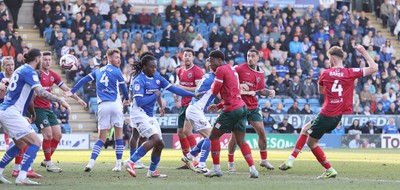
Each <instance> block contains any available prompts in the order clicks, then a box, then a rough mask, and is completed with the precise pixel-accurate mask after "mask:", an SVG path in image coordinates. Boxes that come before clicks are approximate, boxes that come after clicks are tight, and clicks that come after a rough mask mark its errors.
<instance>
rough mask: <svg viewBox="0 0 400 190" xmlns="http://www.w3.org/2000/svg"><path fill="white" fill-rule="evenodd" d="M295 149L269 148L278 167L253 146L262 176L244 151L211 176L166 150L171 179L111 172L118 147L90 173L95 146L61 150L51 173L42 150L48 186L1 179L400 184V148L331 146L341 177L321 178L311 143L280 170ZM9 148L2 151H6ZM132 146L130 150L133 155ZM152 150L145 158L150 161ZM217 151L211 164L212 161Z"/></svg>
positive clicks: (57, 184) (167, 184)
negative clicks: (265, 165) (253, 171)
mask: <svg viewBox="0 0 400 190" xmlns="http://www.w3.org/2000/svg"><path fill="white" fill-rule="evenodd" d="M290 152H291V150H289V149H285V150H269V151H268V160H269V161H270V162H271V163H272V164H273V165H274V166H275V168H276V169H275V170H274V171H268V170H266V169H262V168H260V167H259V165H258V163H259V160H260V157H259V153H258V151H254V150H253V156H254V160H255V163H256V167H257V169H258V170H259V172H260V177H259V178H258V179H250V178H248V175H249V171H248V167H247V164H246V162H245V161H244V159H243V157H242V155H241V153H240V151H237V152H236V156H235V159H236V160H235V161H236V169H237V171H238V172H237V173H234V174H230V173H228V172H224V176H222V177H220V178H215V177H214V178H211V179H210V178H205V177H203V176H202V175H201V174H196V173H194V172H192V171H190V170H176V169H175V168H176V167H178V166H180V165H181V164H182V162H181V161H180V158H181V151H178V150H164V152H163V156H162V158H161V163H160V167H159V169H158V170H159V171H160V172H161V173H165V174H167V175H168V178H167V179H148V178H146V172H147V170H146V169H144V170H136V173H137V177H136V178H132V177H131V176H130V175H129V174H128V173H127V172H126V171H122V172H119V173H114V172H111V169H112V168H113V167H114V165H115V153H114V150H103V151H102V152H101V154H100V156H99V158H98V159H97V162H96V164H95V166H94V168H93V170H92V172H90V173H84V172H83V169H84V167H85V166H86V164H87V161H88V159H89V158H90V153H91V152H90V151H56V153H55V155H54V156H53V162H58V163H57V166H59V167H61V168H63V172H62V173H49V172H46V171H45V168H43V167H40V161H41V160H42V159H43V153H42V152H39V154H38V157H37V159H36V162H35V164H34V165H33V169H34V170H35V171H36V172H38V173H40V174H42V175H44V176H45V178H43V179H39V180H37V181H40V182H41V183H42V186H39V187H25V186H15V185H4V184H0V189H1V190H14V189H38V190H42V189H43V190H47V189H49V190H64V189H83V190H100V189H109V190H116V189H117V188H118V190H123V189H135V190H137V189H154V190H164V189H179V190H181V189H182V190H196V189H200V190H206V189H218V190H224V189H229V190H233V189H246V190H247V189H257V190H260V189H271V188H273V189H296V190H298V189H307V190H310V189H363V190H368V189H378V188H379V189H385V190H387V189H400V188H399V187H400V156H399V155H400V149H357V150H355V149H326V150H325V153H326V155H327V157H328V159H329V161H330V162H331V164H332V166H333V167H334V168H335V169H336V170H337V171H338V177H337V178H336V179H328V180H318V179H316V177H317V176H318V175H320V174H321V173H322V171H323V167H322V166H321V165H320V164H319V163H318V162H317V161H316V160H315V158H314V156H313V155H312V153H311V152H310V151H309V149H305V150H304V151H303V153H301V154H300V155H299V157H298V159H297V160H296V162H295V165H294V168H293V169H291V170H288V171H280V170H279V169H278V166H279V165H280V164H281V163H282V162H283V161H284V160H286V159H287V157H288V156H289V154H290ZM3 154H4V151H2V152H0V155H3ZM128 155H129V151H128V150H126V151H125V152H124V159H127V158H128ZM149 155H150V153H149V154H148V155H146V156H145V157H144V158H143V159H142V160H143V162H144V163H145V164H146V165H148V163H149V159H150V158H149ZM211 165H212V163H211V156H210V157H209V161H208V162H207V166H208V167H211ZM221 167H222V169H223V171H226V170H227V152H226V151H222V152H221ZM12 168H13V164H10V165H9V166H8V167H7V168H6V170H5V171H4V175H5V177H6V178H7V179H9V180H11V181H12V182H14V179H13V178H12V177H11V170H12Z"/></svg>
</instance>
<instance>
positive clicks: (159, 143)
mask: <svg viewBox="0 0 400 190" xmlns="http://www.w3.org/2000/svg"><path fill="white" fill-rule="evenodd" d="M164 146H165V145H164V141H163V140H161V139H159V140H158V141H157V142H156V146H155V148H156V149H158V150H162V149H164Z"/></svg>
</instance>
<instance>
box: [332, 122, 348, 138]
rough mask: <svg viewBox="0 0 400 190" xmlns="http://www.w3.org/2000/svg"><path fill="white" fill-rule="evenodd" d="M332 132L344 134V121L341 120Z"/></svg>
mask: <svg viewBox="0 0 400 190" xmlns="http://www.w3.org/2000/svg"><path fill="white" fill-rule="evenodd" d="M331 133H332V134H335V135H343V134H344V133H345V129H344V127H343V126H342V122H339V123H338V125H337V126H336V128H335V129H333V130H332V132H331Z"/></svg>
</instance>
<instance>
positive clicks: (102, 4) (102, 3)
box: [97, 0, 110, 20]
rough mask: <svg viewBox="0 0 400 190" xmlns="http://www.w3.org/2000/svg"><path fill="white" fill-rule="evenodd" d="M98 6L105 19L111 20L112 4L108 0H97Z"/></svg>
mask: <svg viewBox="0 0 400 190" xmlns="http://www.w3.org/2000/svg"><path fill="white" fill-rule="evenodd" d="M97 7H98V8H99V13H100V15H101V16H102V17H103V20H109V19H110V16H109V13H110V4H109V3H108V1H106V0H97Z"/></svg>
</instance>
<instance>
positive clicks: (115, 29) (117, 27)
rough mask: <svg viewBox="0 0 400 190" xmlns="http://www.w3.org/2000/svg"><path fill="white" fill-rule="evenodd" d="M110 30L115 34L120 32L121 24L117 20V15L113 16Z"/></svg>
mask: <svg viewBox="0 0 400 190" xmlns="http://www.w3.org/2000/svg"><path fill="white" fill-rule="evenodd" d="M110 24H111V25H110V28H111V30H112V31H113V32H119V31H120V29H121V23H120V22H119V21H118V20H117V13H113V14H112V15H111V20H110Z"/></svg>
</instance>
